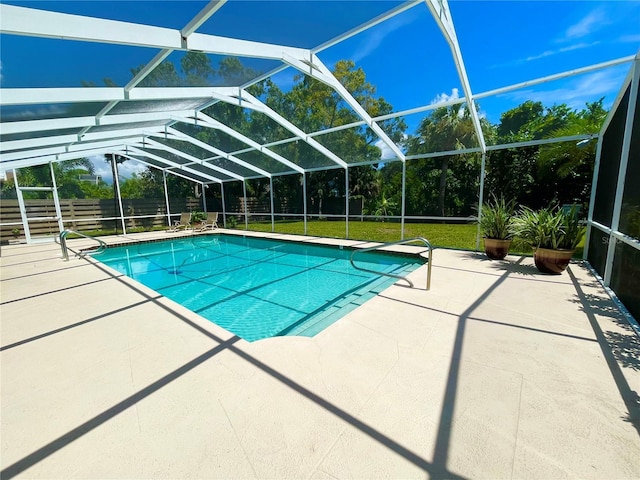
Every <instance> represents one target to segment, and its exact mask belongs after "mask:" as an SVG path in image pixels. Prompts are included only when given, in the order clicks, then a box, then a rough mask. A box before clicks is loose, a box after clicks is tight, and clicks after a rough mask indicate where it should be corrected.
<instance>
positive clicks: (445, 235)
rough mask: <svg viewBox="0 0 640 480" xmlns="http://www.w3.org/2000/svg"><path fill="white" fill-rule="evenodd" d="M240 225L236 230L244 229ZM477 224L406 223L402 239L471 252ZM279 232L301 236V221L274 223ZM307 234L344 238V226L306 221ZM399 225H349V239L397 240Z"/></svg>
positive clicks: (262, 226) (264, 226)
mask: <svg viewBox="0 0 640 480" xmlns="http://www.w3.org/2000/svg"><path fill="white" fill-rule="evenodd" d="M243 227H244V225H243V224H241V223H239V224H238V227H237V228H241V229H242V228H243ZM476 228H477V227H476V225H475V224H463V225H447V224H428V223H407V224H405V226H404V237H405V238H412V237H424V238H426V239H427V240H429V241H430V242H431V243H432V244H433V245H434V246H437V247H449V248H461V249H468V250H473V249H475V246H476ZM249 230H253V231H256V232H270V231H271V222H252V223H250V224H249ZM275 231H276V232H278V233H292V234H297V235H303V234H304V223H303V222H301V221H300V222H276V224H275ZM307 234H308V235H313V236H318V237H331V238H345V236H346V231H345V223H344V222H332V221H319V220H314V221H309V222H307ZM400 237H401V235H400V224H399V223H387V222H359V221H353V222H349V238H350V239H353V240H373V241H378V242H394V241H398V240H400Z"/></svg>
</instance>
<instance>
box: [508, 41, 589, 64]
mask: <svg viewBox="0 0 640 480" xmlns="http://www.w3.org/2000/svg"><path fill="white" fill-rule="evenodd" d="M599 43H600V42H591V43H584V42H583V43H576V44H575V45H569V46H568V47H562V48H558V49H555V50H545V51H544V52H542V53H540V54H538V55H532V56H530V57H527V58H525V59H524V60H518V61H517V62H518V63H524V62H529V61H531V60H538V59H540V58H545V57H550V56H552V55H557V54H558V53H564V52H570V51H572V50H580V49H583V48H589V47H593V46H594V45H598V44H599Z"/></svg>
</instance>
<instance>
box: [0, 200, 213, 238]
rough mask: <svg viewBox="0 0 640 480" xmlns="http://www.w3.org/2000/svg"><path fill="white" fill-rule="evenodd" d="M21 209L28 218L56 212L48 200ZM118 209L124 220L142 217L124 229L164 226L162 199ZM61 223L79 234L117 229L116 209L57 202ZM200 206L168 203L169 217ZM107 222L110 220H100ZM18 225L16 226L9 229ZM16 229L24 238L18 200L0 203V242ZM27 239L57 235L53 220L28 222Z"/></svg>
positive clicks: (110, 203) (98, 203) (101, 203)
mask: <svg viewBox="0 0 640 480" xmlns="http://www.w3.org/2000/svg"><path fill="white" fill-rule="evenodd" d="M24 203H25V209H26V211H27V217H28V218H35V217H55V216H56V209H55V204H54V202H53V200H52V199H50V200H26V199H25V201H24ZM122 208H123V211H124V216H125V217H144V218H129V219H125V223H126V225H127V228H145V229H152V228H154V227H160V226H166V225H167V209H166V204H165V201H164V199H163V198H162V199H147V198H144V199H123V200H122ZM60 209H61V211H62V220H63V221H64V226H65V228H70V229H72V230H77V231H79V232H83V231H85V232H86V231H95V230H114V229H116V228H121V223H120V219H119V218H116V219H115V220H113V218H114V217H119V207H118V205H117V204H116V203H115V202H114V200H113V199H71V200H63V199H61V200H60ZM201 209H202V203H201V201H200V200H199V199H196V198H186V199H172V200H171V210H172V213H179V212H191V211H199V210H201ZM104 218H111V219H112V220H102V219H104ZM12 224H18V225H12ZM15 228H17V229H19V230H20V233H19V236H21V237H23V236H24V229H23V227H22V217H21V216H20V206H19V204H18V200H15V199H2V200H0V239H2V241H7V240H9V239H10V238H13V236H14V235H13V233H12V230H13V229H15ZM29 229H30V232H31V235H32V236H34V237H37V236H51V235H56V234H58V233H59V231H60V230H59V227H58V222H57V221H56V220H45V221H30V222H29Z"/></svg>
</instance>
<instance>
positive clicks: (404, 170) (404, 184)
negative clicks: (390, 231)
mask: <svg viewBox="0 0 640 480" xmlns="http://www.w3.org/2000/svg"><path fill="white" fill-rule="evenodd" d="M406 189H407V162H406V161H404V162H402V198H401V205H400V240H404V215H405V204H406V203H407V202H406V199H405V196H406V195H405V194H406Z"/></svg>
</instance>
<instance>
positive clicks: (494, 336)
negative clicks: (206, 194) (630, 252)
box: [0, 233, 640, 479]
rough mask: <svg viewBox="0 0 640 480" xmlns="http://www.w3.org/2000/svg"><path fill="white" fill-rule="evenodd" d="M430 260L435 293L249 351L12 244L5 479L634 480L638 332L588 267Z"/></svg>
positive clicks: (49, 256) (102, 270)
mask: <svg viewBox="0 0 640 480" xmlns="http://www.w3.org/2000/svg"><path fill="white" fill-rule="evenodd" d="M169 235H174V236H175V235H176V234H166V233H160V234H140V235H132V236H129V237H128V238H122V237H121V238H119V239H117V240H118V241H126V240H130V239H136V238H138V239H139V238H149V237H151V236H161V237H162V236H169ZM275 236H278V235H275ZM307 239H308V240H311V241H316V240H315V239H311V238H308V237H307ZM108 240H109V241H114V240H116V239H115V238H111V239H108ZM70 245H71V247H72V248H74V249H77V248H80V247H82V246H88V245H89V243H87V242H86V241H80V240H73V241H70ZM433 265H434V266H433V278H432V287H431V290H430V291H428V292H426V291H425V290H424V288H417V289H409V288H405V287H401V286H393V287H391V288H389V289H388V290H386V291H385V292H383V294H381V295H380V296H378V297H376V298H374V299H373V300H371V301H369V302H368V303H366V304H365V305H364V306H362V307H360V308H358V309H357V310H355V311H353V312H351V313H350V314H348V315H347V316H346V317H344V318H343V319H342V320H340V321H339V322H337V323H336V324H334V325H332V326H331V327H329V328H327V329H326V330H324V331H323V332H322V333H320V334H318V335H317V336H316V337H314V338H302V337H280V338H273V339H266V340H261V341H258V342H255V343H248V342H246V341H244V340H242V339H239V338H238V337H235V336H234V335H233V334H231V333H229V332H226V331H225V330H222V329H221V328H219V327H217V326H216V325H214V324H212V323H210V322H208V321H206V320H204V319H202V318H200V317H199V316H198V315H196V314H194V313H191V312H189V311H188V310H186V309H184V308H182V307H180V306H178V305H176V304H174V303H173V302H172V301H170V300H168V299H166V298H164V297H162V296H160V295H158V294H157V293H155V292H153V291H152V290H149V289H147V288H146V287H143V286H141V285H139V284H137V283H136V282H133V281H131V280H129V279H127V278H126V277H123V276H121V275H119V274H117V273H115V272H114V271H112V270H110V269H108V268H107V267H104V266H102V265H100V264H97V263H95V261H94V260H91V259H86V260H81V259H72V260H70V261H69V262H63V261H62V260H61V256H60V250H59V246H58V245H55V244H41V245H33V246H26V245H23V246H9V247H6V246H3V247H2V252H1V257H0V278H1V283H0V286H1V298H0V300H1V304H0V307H1V311H0V313H1V345H2V346H1V349H0V350H1V351H0V361H1V374H2V376H1V378H0V387H1V414H2V420H1V421H2V424H1V427H2V428H1V439H0V441H1V468H2V473H1V477H2V478H3V479H9V478H13V477H15V476H18V477H23V478H43V479H54V478H65V479H67V478H84V479H102V478H127V479H137V478H202V479H204V478H229V479H232V478H238V479H240V478H242V479H244V478H277V479H280V478H295V479H297V478H312V479H331V478H363V479H364V478H366V479H372V478H492V479H502V478H505V479H506V478H522V479H534V478H540V479H549V478H596V479H614V478H615V479H623V478H624V479H632V478H635V479H637V478H640V461H639V460H638V459H639V458H640V453H639V452H640V436H639V431H640V407H639V403H638V402H639V400H638V391H640V359H639V358H640V342H639V339H638V336H637V335H636V334H635V333H634V332H633V330H632V329H631V328H630V327H629V326H628V324H627V323H626V321H625V320H624V318H623V317H622V316H621V315H620V313H619V312H618V310H617V308H616V307H615V305H614V304H613V303H612V302H611V300H610V299H609V297H608V296H607V295H606V293H605V292H604V291H603V290H602V289H601V287H600V286H599V284H598V282H597V281H596V280H595V278H594V277H593V276H592V275H591V274H590V273H589V272H588V270H586V269H585V268H584V267H583V266H581V265H579V264H572V265H571V266H570V268H569V270H568V271H567V272H565V273H564V274H563V275H561V276H545V275H541V274H538V273H537V271H536V270H535V267H534V266H533V265H532V259H531V258H526V257H509V258H508V261H504V262H491V261H487V260H486V259H485V258H484V257H483V256H482V255H479V254H475V253H471V252H461V251H449V250H442V249H438V250H436V251H435V253H434V263H433ZM411 276H412V279H413V280H414V281H415V282H416V284H417V285H418V286H423V285H424V282H425V277H426V268H424V267H423V268H421V269H419V270H417V271H416V272H414V273H413V274H412V275H411ZM238 314H239V315H241V314H242V312H238Z"/></svg>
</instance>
